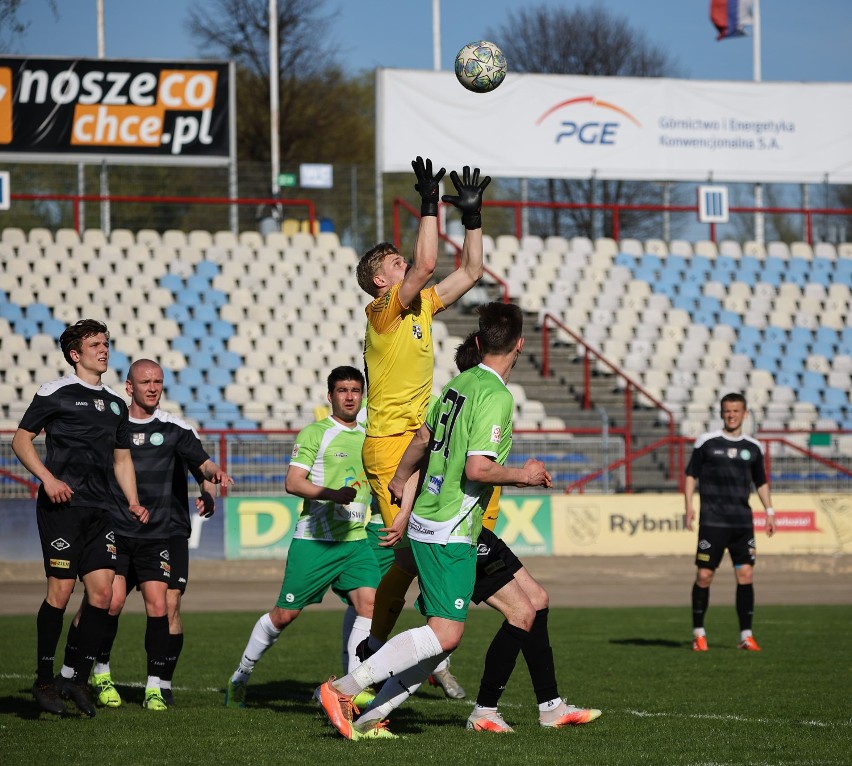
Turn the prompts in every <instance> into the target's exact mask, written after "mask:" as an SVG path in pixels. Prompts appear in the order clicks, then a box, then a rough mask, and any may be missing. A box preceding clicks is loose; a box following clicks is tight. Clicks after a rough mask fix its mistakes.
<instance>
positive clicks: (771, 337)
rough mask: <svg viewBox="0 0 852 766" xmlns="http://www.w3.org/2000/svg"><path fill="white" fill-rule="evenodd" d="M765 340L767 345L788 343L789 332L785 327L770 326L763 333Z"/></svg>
mask: <svg viewBox="0 0 852 766" xmlns="http://www.w3.org/2000/svg"><path fill="white" fill-rule="evenodd" d="M763 339H764V340H765V341H766V342H767V343H786V342H787V331H786V330H785V329H784V328H783V327H776V326H775V325H770V326H769V327H767V328H766V329H765V330H764V331H763Z"/></svg>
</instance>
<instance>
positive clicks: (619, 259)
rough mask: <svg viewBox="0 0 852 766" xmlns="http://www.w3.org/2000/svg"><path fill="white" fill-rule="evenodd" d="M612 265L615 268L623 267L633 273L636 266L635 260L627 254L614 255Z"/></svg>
mask: <svg viewBox="0 0 852 766" xmlns="http://www.w3.org/2000/svg"><path fill="white" fill-rule="evenodd" d="M613 263H614V264H615V265H616V266H625V267H627V268H628V269H630V270H631V271H633V269H634V268H635V266H636V259H635V258H634V257H633V256H632V255H630V254H629V253H616V254H615V258H614V259H613Z"/></svg>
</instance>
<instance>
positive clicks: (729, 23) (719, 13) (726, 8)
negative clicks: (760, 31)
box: [710, 0, 754, 40]
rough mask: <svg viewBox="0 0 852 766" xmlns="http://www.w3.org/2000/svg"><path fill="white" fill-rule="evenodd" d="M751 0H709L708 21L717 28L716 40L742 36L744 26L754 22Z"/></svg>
mask: <svg viewBox="0 0 852 766" xmlns="http://www.w3.org/2000/svg"><path fill="white" fill-rule="evenodd" d="M752 6H753V0H710V21H712V22H713V26H714V27H716V29H718V30H719V36H718V37H717V38H716V39H717V40H724V39H725V38H726V37H742V36H744V35H745V27H746V26H749V25H751V24H753V23H754V17H753V15H752Z"/></svg>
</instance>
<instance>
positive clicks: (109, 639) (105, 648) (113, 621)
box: [98, 614, 118, 665]
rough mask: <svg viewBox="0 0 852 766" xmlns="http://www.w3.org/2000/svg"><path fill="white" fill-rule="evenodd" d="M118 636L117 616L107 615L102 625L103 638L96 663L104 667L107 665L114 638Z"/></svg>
mask: <svg viewBox="0 0 852 766" xmlns="http://www.w3.org/2000/svg"><path fill="white" fill-rule="evenodd" d="M117 634H118V615H117V614H107V618H106V621H105V623H104V636H103V639H102V640H101V648H100V651H99V652H98V662H100V663H102V664H104V665H106V664H108V663H109V658H110V655H111V654H112V645H113V644H114V643H115V637H116V635H117Z"/></svg>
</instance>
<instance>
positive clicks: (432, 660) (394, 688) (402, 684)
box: [354, 642, 446, 731]
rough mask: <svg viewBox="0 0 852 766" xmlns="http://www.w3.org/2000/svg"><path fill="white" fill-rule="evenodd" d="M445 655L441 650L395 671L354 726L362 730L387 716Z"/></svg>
mask: <svg viewBox="0 0 852 766" xmlns="http://www.w3.org/2000/svg"><path fill="white" fill-rule="evenodd" d="M388 643H390V642H388ZM445 656H446V653H445V652H441V654H439V655H438V656H436V657H429V658H428V659H425V660H423V661H421V662H418V663H417V664H416V665H414V666H412V667H410V668H406V669H405V670H403V671H402V672H401V673H395V674H394V676H393V678H389V679H388V680H387V682H386V683H385V685H384V686H382V688H381V690H380V691H379V693H378V694H377V695H376V698H375V699H374V700H373V701H372V702H371V703H370V706H369V707H368V708H367V711H366V712H365V713H364V714H363V715H361V716H359V717H358V719H357V720H356V721H355V722H354V723H355V726H356V727H357V728H358V729H360V730H361V731H363V730H364V729H365V728H367V727H368V726H369V725H370V724H371V723H377V722H379V721H383V720H384V719H385V718H387V717H388V716H389V715H390V714H391V712H393V711H394V710H396V709H397V708H398V707H399V706H400V705H401V704H402V703H403V702H405V701H406V700H407V699H408V698H409V697H410V696H411V695H412V694H414V692H416V691H417V690H418V689H419V688H420V685H421V684H422V683H423V682H424V681H425V680H426V679H427V678H428V677H429V674H430V673H434V672H435V666H436V665H437V664H438V663H439V662H443V660H444V659H445ZM368 661H369V660H368Z"/></svg>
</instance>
